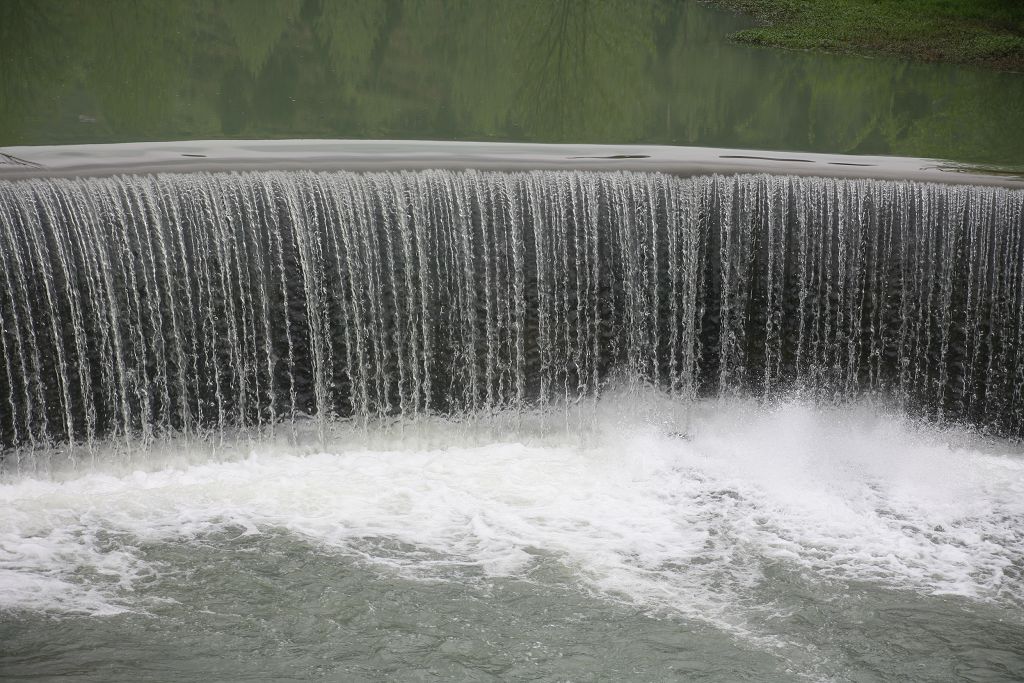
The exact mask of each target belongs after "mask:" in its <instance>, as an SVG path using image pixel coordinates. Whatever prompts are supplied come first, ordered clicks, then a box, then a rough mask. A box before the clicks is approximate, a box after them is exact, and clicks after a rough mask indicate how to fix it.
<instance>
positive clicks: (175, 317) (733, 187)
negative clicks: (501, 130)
mask: <svg viewBox="0 0 1024 683" xmlns="http://www.w3.org/2000/svg"><path fill="white" fill-rule="evenodd" d="M1022 209H1024V192H1020V191H1017V190H1007V189H1000V188H974V187H952V186H940V185H927V184H915V183H909V182H885V181H848V180H834V179H833V180H830V179H814V178H811V179H807V178H788V177H775V176H735V177H698V178H689V179H682V178H675V177H672V176H667V175H659V174H628V173H583V172H564V173H557V172H535V173H477V172H449V171H436V172H418V173H381V174H357V173H349V172H338V173H301V172H253V173H246V174H226V173H225V174H181V175H172V174H167V175H156V176H124V177H115V178H98V179H89V178H81V179H70V180H66V179H41V180H25V181H18V182H4V183H2V184H0V218H2V222H0V231H2V232H0V258H2V259H3V260H2V261H0V270H2V273H3V275H2V277H3V280H2V282H0V285H2V288H0V294H2V296H0V319H2V321H3V323H2V324H3V334H0V344H2V347H0V348H2V352H3V358H4V363H3V364H2V365H0V397H2V399H3V400H4V403H5V410H4V411H3V412H2V413H0V435H2V441H0V443H3V444H5V445H6V446H8V451H9V453H8V455H7V458H6V461H7V462H6V464H7V465H8V467H9V468H10V467H12V466H13V468H14V469H19V468H23V469H27V470H30V471H31V470H36V469H39V468H42V469H43V470H45V469H46V468H47V467H48V466H49V463H48V462H47V461H48V459H49V458H50V457H51V454H52V451H53V448H52V447H53V446H54V445H55V444H60V443H66V442H74V443H77V444H81V445H82V446H83V447H82V448H79V449H78V450H77V451H76V452H73V453H71V458H72V459H73V460H75V461H80V460H81V459H83V458H89V457H91V455H90V454H91V453H92V452H93V449H92V446H93V444H94V442H95V441H96V440H97V439H98V438H100V437H105V438H117V437H123V438H124V439H125V440H126V443H129V444H130V445H131V446H132V447H133V448H136V449H137V448H139V447H145V446H147V445H149V444H150V443H151V442H153V441H154V439H158V438H161V437H170V436H175V437H180V436H184V437H201V438H212V439H214V440H218V441H222V440H223V439H225V438H226V437H228V436H230V435H231V434H235V433H238V432H241V433H243V434H244V435H253V434H258V435H260V436H263V437H273V436H274V435H275V434H276V433H277V432H279V431H280V430H282V429H294V426H295V424H296V423H297V422H301V421H302V420H303V419H304V418H307V417H312V418H313V419H315V420H316V421H317V423H318V426H319V428H320V430H321V432H322V431H323V430H324V429H326V428H327V427H328V426H329V424H330V423H331V422H332V421H333V420H334V419H335V418H338V417H342V418H347V417H355V418H358V419H360V420H362V421H364V422H365V421H366V420H369V419H371V418H372V419H376V420H381V419H383V418H386V417H390V416H394V417H397V418H399V419H402V420H416V419H417V418H418V416H421V415H426V414H446V415H460V414H476V413H480V412H489V411H493V410H496V409H504V408H512V409H522V408H524V407H525V406H527V405H538V406H539V407H541V408H543V407H544V406H545V405H548V404H572V403H573V402H575V401H578V400H579V399H580V398H582V397H583V396H587V395H593V394H598V393H600V391H601V389H602V387H603V386H604V385H605V384H606V383H607V382H608V381H609V380H610V379H613V378H615V377H619V376H621V377H624V378H626V381H630V382H639V383H644V384H650V385H652V386H655V387H660V388H663V389H665V390H667V391H669V392H670V393H672V394H673V395H677V396H681V397H684V398H685V397H693V396H695V395H704V394H717V395H726V394H730V393H735V392H745V393H754V394H767V395H771V394H773V393H775V392H777V391H779V390H780V389H785V390H799V391H802V392H805V394H806V395H812V396H816V397H818V398H820V399H824V400H842V399H849V398H853V397H856V396H858V395H861V394H864V393H865V392H876V393H877V392H882V393H884V394H885V395H887V396H890V397H892V398H893V400H895V401H896V403H897V404H898V405H899V406H901V407H904V408H907V409H910V410H913V411H917V412H921V413H923V414H929V415H935V416H937V417H940V418H946V419H966V420H969V421H972V422H976V423H980V424H983V425H991V426H992V427H994V428H995V429H996V430H997V431H1001V432H1005V433H1009V434H1020V432H1021V429H1022V427H1024V417H1022V416H1024V395H1022V394H1024V358H1022V357H1021V354H1024V273H1022V270H1024V239H1022V238H1024V224H1022V221H1024V210H1022Z"/></svg>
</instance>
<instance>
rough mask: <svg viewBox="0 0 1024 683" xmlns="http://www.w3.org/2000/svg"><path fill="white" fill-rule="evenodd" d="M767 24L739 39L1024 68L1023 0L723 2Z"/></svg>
mask: <svg viewBox="0 0 1024 683" xmlns="http://www.w3.org/2000/svg"><path fill="white" fill-rule="evenodd" d="M716 4H718V5H721V6H724V7H727V8H729V9H732V10H735V11H739V12H743V13H746V14H749V15H752V16H753V17H755V18H756V19H758V20H760V21H761V22H763V23H764V25H763V26H760V27H758V28H752V29H747V30H745V31H740V32H739V33H737V34H735V35H734V36H733V38H734V39H735V40H737V41H738V42H742V43H748V44H754V45H769V46H774V47H784V48H790V49H796V50H826V51H831V52H852V53H858V54H877V53H884V54H892V55H899V56H904V57H911V58H916V59H922V60H926V61H933V62H956V63H961V64H975V65H978V66H985V67H989V68H995V69H1002V70H1008V71H1024V1H1022V0H716Z"/></svg>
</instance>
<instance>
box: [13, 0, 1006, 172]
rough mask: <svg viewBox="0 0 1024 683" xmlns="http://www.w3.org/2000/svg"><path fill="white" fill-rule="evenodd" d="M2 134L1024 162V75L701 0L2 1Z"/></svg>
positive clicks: (25, 140) (16, 139) (21, 141)
mask: <svg viewBox="0 0 1024 683" xmlns="http://www.w3.org/2000/svg"><path fill="white" fill-rule="evenodd" d="M2 12H3V13H2V14H0V17H2V19H0V69H2V71H3V73H4V77H3V78H0V145H34V144H35V145H38V144H58V143H59V144H73V143H86V142H139V141H152V140H196V139H199V140H203V139H228V138H234V139H267V138H279V139H281V138H283V139H290V138H346V139H418V140H507V141H518V142H574V143H590V144H596V143H613V144H630V143H642V144H668V145H698V146H705V147H731V148H755V149H767V150H794V151H810V152H833V153H851V154H889V155H900V156H913V157H934V158H941V159H952V160H955V161H962V162H974V163H980V164H1009V165H1020V164H1021V163H1022V161H1024V126H1022V125H1021V119H1022V117H1024V114H1022V112H1024V74H1013V73H996V72H989V71H984V70H979V69H974V68H966V67H955V66H948V65H934V64H917V63H910V62H906V61H902V60H896V59H887V58H876V59H870V58H863V57H851V56H839V55H825V54H816V53H807V52H797V51H785V50H772V49H765V48H755V47H748V46H743V45H735V44H732V43H730V42H728V41H727V39H726V36H727V35H728V34H730V33H733V32H735V31H738V30H741V29H744V28H748V27H750V26H751V25H752V23H751V21H750V20H749V19H747V18H744V17H742V16H737V15H733V14H731V13H729V12H724V11H721V10H719V9H716V8H715V7H713V6H709V5H706V4H702V3H699V2H696V1H692V0H637V1H634V2H619V1H616V0H588V1H576V0H554V1H552V0H516V1H515V2H476V1H474V0H456V1H447V0H332V1H329V2H318V1H313V0H243V1H229V0H223V1H217V2H209V1H204V0H168V1H161V2H157V1H155V0H107V1H105V2H103V3H102V4H96V3H90V2H74V1H69V0H6V1H5V2H4V4H3V8H2Z"/></svg>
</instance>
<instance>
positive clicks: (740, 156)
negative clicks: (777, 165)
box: [718, 154, 814, 164]
mask: <svg viewBox="0 0 1024 683" xmlns="http://www.w3.org/2000/svg"><path fill="white" fill-rule="evenodd" d="M718 158H719V159H756V160H758V161H799V162H800V163H803V164H813V163H814V160H813V159H797V158H794V157H755V156H747V155H745V154H719V155H718Z"/></svg>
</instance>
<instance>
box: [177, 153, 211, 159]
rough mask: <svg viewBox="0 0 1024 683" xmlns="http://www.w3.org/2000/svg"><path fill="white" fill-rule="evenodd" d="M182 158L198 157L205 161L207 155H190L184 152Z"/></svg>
mask: <svg viewBox="0 0 1024 683" xmlns="http://www.w3.org/2000/svg"><path fill="white" fill-rule="evenodd" d="M181 156H183V157H196V158H198V159H205V158H206V155H205V154H188V153H187V152H182V153H181Z"/></svg>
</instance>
